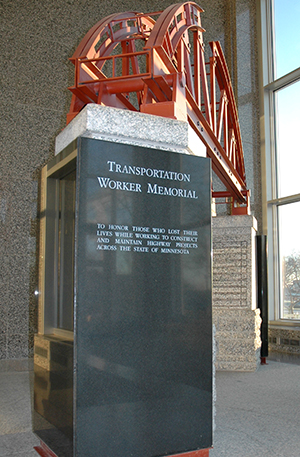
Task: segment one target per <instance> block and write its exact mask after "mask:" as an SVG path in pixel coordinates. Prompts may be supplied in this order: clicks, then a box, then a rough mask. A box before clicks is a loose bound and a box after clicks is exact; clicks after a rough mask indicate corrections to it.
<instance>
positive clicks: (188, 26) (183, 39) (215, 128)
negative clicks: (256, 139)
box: [67, 2, 250, 214]
mask: <svg viewBox="0 0 300 457" xmlns="http://www.w3.org/2000/svg"><path fill="white" fill-rule="evenodd" d="M202 12H203V10H202V9H201V8H200V7H199V6H198V5H197V4H196V3H194V2H185V3H178V4H175V5H171V6H169V7H168V8H167V9H166V10H165V11H163V12H155V13H147V14H143V13H138V12H126V13H116V14H112V15H110V16H108V17H106V18H104V19H102V20H101V21H99V22H98V23H97V24H96V25H95V26H94V27H93V28H92V29H91V30H90V31H89V32H88V33H87V34H86V36H85V37H84V38H83V40H82V41H81V43H80V44H79V46H78V48H77V49H76V51H75V53H74V55H73V57H72V58H71V59H70V60H71V61H72V62H73V64H74V65H75V84H74V86H73V87H70V88H69V89H70V90H71V92H72V93H73V96H72V101H71V107H70V111H69V113H68V115H67V123H69V122H70V121H71V120H72V119H73V118H74V117H75V116H76V115H77V114H78V113H79V112H80V111H81V109H82V108H83V107H84V106H85V105H86V104H88V103H97V104H102V105H106V106H111V107H116V108H122V109H129V110H133V111H140V112H143V113H148V114H154V115H159V116H164V117H169V118H173V119H179V120H184V121H188V122H189V124H190V125H191V127H192V128H193V129H194V130H195V132H196V133H197V135H198V136H199V137H200V139H201V140H202V142H203V143H204V144H205V145H206V148H207V156H208V157H210V158H211V159H212V168H213V170H214V172H215V173H216V174H217V176H218V177H219V178H220V179H221V181H222V182H223V184H224V185H225V187H226V189H227V192H223V193H222V192H221V193H220V192H218V193H214V192H213V197H215V198H226V199H227V198H228V197H231V204H232V214H249V213H250V191H249V190H247V186H246V177H245V167H244V155H243V147H242V141H241V134H240V127H239V121H238V113H237V108H236V103H235V99H234V94H233V90H232V85H231V81H230V75H229V71H228V68H227V65H226V61H225V57H224V54H223V51H222V49H221V45H220V43H219V42H215V41H213V42H210V43H209V44H210V49H211V56H210V57H209V61H208V62H206V61H205V50H204V43H203V36H202V34H203V32H204V29H203V28H202V26H201V18H200V14H201V13H202Z"/></svg>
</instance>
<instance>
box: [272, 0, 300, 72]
mask: <svg viewBox="0 0 300 457" xmlns="http://www.w3.org/2000/svg"><path fill="white" fill-rule="evenodd" d="M299 18H300V2H299V0H289V1H286V0H274V20H275V78H280V77H281V76H283V75H285V74H287V73H290V72H291V71H293V70H295V69H296V68H298V67H299V66H300V58H299V56H300V27H299Z"/></svg>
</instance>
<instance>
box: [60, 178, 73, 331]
mask: <svg viewBox="0 0 300 457" xmlns="http://www.w3.org/2000/svg"><path fill="white" fill-rule="evenodd" d="M75 178H76V173H75V171H74V172H72V173H70V174H68V175H67V176H65V177H64V178H63V179H61V180H60V183H59V187H60V192H59V194H60V195H59V203H60V212H59V216H60V217H59V252H58V255H59V262H58V284H59V293H58V297H59V303H58V305H59V306H58V319H57V320H58V322H57V327H58V328H61V329H64V330H73V298H74V291H73V289H74V282H73V277H74V237H75V235H74V224H75Z"/></svg>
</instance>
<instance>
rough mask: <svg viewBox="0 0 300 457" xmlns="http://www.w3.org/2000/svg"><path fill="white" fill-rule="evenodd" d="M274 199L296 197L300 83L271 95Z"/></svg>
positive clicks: (298, 185) (299, 166)
mask: <svg viewBox="0 0 300 457" xmlns="http://www.w3.org/2000/svg"><path fill="white" fill-rule="evenodd" d="M275 97H276V105H277V109H276V121H277V138H276V140H277V141H276V149H277V151H276V152H277V176H278V197H286V196H288V195H294V194H298V193H300V179H299V170H300V143H299V128H300V116H299V106H300V81H298V82H296V83H294V84H292V85H290V86H288V87H285V88H284V89H281V90H279V91H277V92H275Z"/></svg>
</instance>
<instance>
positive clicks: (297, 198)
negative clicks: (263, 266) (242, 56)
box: [261, 0, 300, 325]
mask: <svg viewBox="0 0 300 457" xmlns="http://www.w3.org/2000/svg"><path fill="white" fill-rule="evenodd" d="M261 17H262V39H263V65H262V66H263V80H264V114H265V116H264V118H265V158H266V170H265V172H266V173H265V174H266V203H267V210H266V211H265V214H266V215H267V217H266V223H265V226H266V225H267V229H268V240H269V285H270V290H269V297H270V307H271V309H270V318H271V320H272V321H277V322H282V323H287V324H288V323H289V322H290V323H291V322H293V321H295V320H297V321H299V320H300V236H299V233H300V143H299V140H298V136H299V133H298V131H299V129H300V110H299V106H300V28H299V17H300V3H299V1H298V0H290V1H289V2H286V1H285V0H261ZM297 325H299V322H297Z"/></svg>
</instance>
